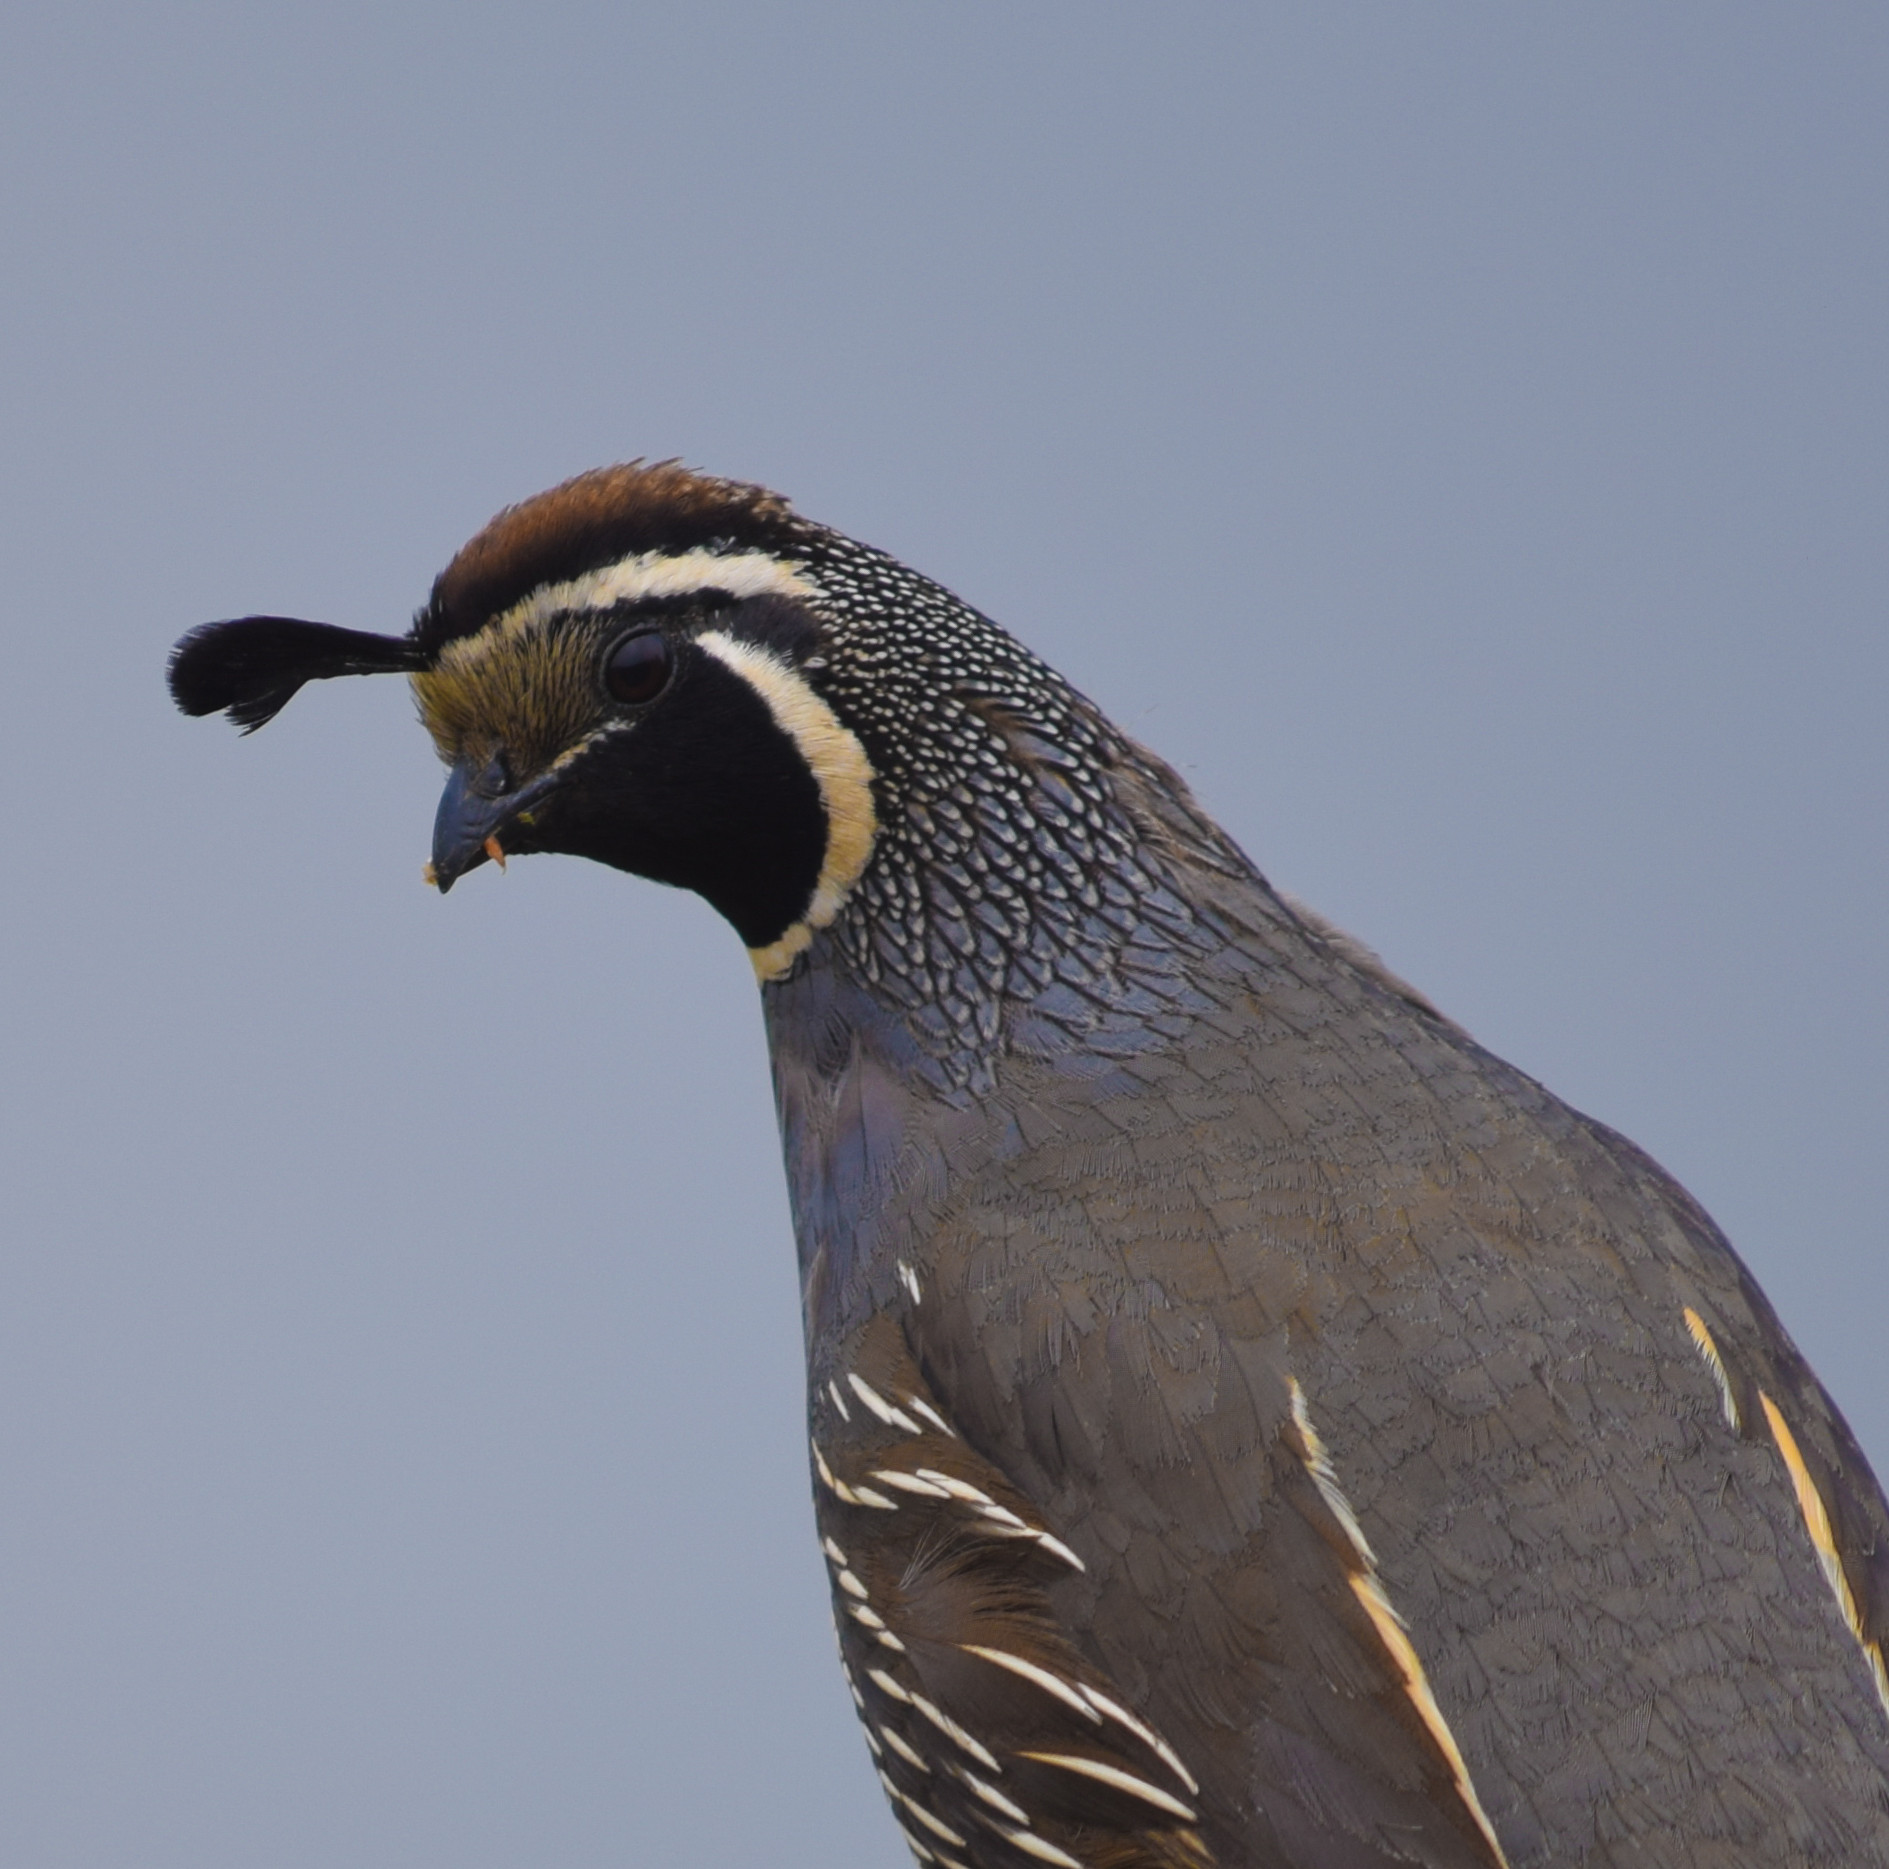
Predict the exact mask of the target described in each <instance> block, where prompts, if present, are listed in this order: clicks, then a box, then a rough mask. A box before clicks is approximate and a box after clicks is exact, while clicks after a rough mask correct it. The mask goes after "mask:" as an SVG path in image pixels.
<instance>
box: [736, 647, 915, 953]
mask: <svg viewBox="0 0 1889 1869" xmlns="http://www.w3.org/2000/svg"><path fill="white" fill-rule="evenodd" d="M699 641H700V644H701V647H702V648H703V649H704V650H705V651H706V652H707V653H708V654H709V655H712V656H714V657H715V658H716V660H717V661H719V662H721V663H722V664H724V665H725V666H726V667H728V668H730V669H732V670H733V671H734V672H735V673H736V674H737V675H739V676H740V677H741V678H742V680H743V681H745V682H746V683H747V684H748V685H749V686H750V687H751V688H752V689H753V690H754V691H755V693H756V694H758V695H759V696H760V697H761V699H762V700H763V701H764V702H766V703H767V708H768V712H769V713H771V714H772V715H773V716H774V723H775V725H776V726H778V727H779V728H780V730H781V731H782V732H783V733H785V734H786V735H787V736H788V738H789V739H791V740H792V741H793V743H794V744H795V745H796V746H797V747H798V748H799V749H800V756H801V757H802V758H803V759H804V760H805V761H806V762H807V769H808V770H809V771H810V772H811V773H812V774H813V777H814V782H815V784H817V785H818V786H819V788H820V804H821V806H822V808H823V809H824V810H825V812H826V856H825V858H824V860H823V861H822V862H821V865H820V878H819V881H818V882H817V883H815V885H814V890H813V897H812V899H811V900H810V901H809V902H808V904H807V912H806V914H805V915H803V916H802V917H801V919H800V920H799V921H797V922H795V923H794V925H793V926H792V927H791V928H789V929H788V930H787V931H786V933H785V934H783V935H782V936H781V937H780V938H779V939H778V940H776V941H770V942H769V943H768V945H767V946H766V947H759V948H750V949H749V950H748V958H749V959H750V960H751V961H753V963H754V972H755V977H756V978H757V979H759V980H778V979H780V978H781V976H782V975H784V974H785V973H786V972H787V970H788V968H789V967H791V966H792V965H793V963H794V958H795V956H796V955H798V954H800V953H802V952H804V951H805V949H806V948H807V946H808V944H809V943H810V942H811V941H812V940H813V937H814V933H815V931H816V930H818V929H821V928H824V927H826V926H827V925H828V923H830V922H831V921H832V920H833V918H834V917H835V916H836V915H838V914H839V912H840V910H841V909H842V908H843V907H844V906H845V904H846V898H847V896H848V895H850V894H851V893H852V888H853V885H854V884H855V883H856V882H858V881H859V879H860V877H861V875H862V874H863V873H864V872H865V868H866V864H867V863H868V861H869V860H870V859H871V857H872V846H873V840H874V839H875V838H876V837H877V835H878V832H879V819H878V814H877V812H876V810H875V809H874V806H873V802H872V764H871V762H870V761H869V760H868V759H867V757H866V749H865V748H864V747H863V746H861V745H860V743H859V739H858V736H857V735H855V734H854V733H853V732H852V731H851V730H850V729H849V728H847V727H846V726H844V725H843V724H842V723H841V721H840V718H839V716H838V715H837V714H835V713H834V712H833V710H832V708H830V707H829V706H828V705H827V704H826V702H825V701H824V700H822V699H821V697H820V696H819V695H818V694H816V693H815V692H814V690H813V689H812V687H811V686H809V684H808V683H807V681H806V679H805V677H803V676H802V675H801V674H799V672H798V671H797V670H795V669H794V668H793V667H792V666H791V665H790V664H788V663H787V662H785V661H783V660H782V659H781V657H779V656H777V655H774V654H772V653H771V652H770V651H768V650H766V649H758V648H756V647H755V646H754V645H753V644H752V643H745V642H738V641H737V640H736V639H735V638H734V637H732V636H728V635H726V634H724V633H723V632H722V631H720V630H710V631H708V632H707V633H706V634H705V635H703V636H702V637H700V638H699Z"/></svg>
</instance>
